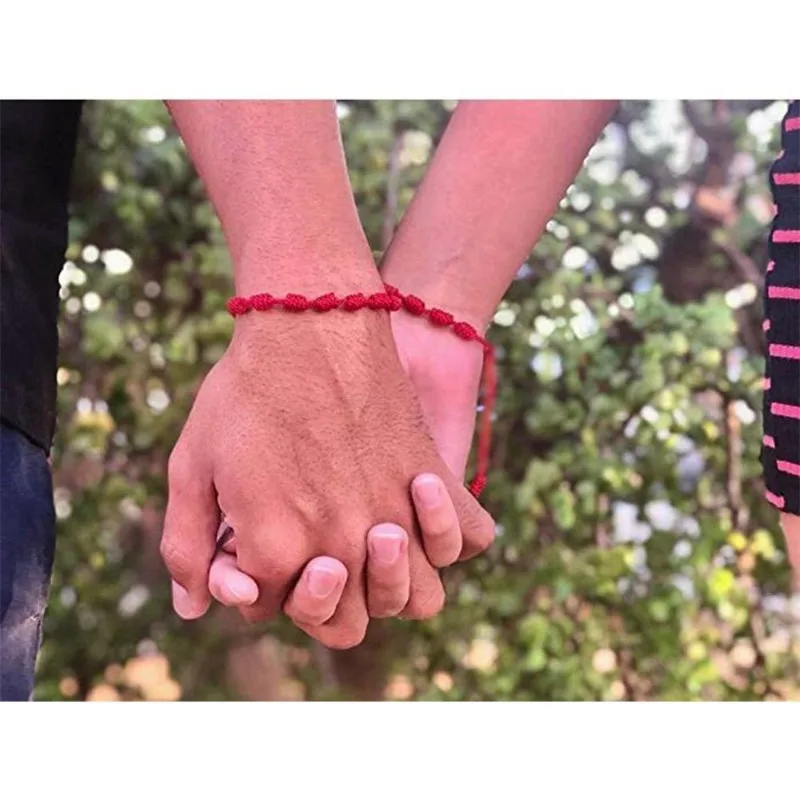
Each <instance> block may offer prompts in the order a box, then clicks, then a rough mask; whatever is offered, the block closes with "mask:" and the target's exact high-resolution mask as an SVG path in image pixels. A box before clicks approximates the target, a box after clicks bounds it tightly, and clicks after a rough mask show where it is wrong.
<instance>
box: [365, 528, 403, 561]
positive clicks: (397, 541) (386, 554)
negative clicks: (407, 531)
mask: <svg viewBox="0 0 800 800" xmlns="http://www.w3.org/2000/svg"><path fill="white" fill-rule="evenodd" d="M402 546H403V540H402V538H401V537H399V536H397V535H395V534H389V535H385V534H384V535H380V534H377V535H376V534H373V535H372V537H371V538H370V540H369V554H370V556H371V557H372V558H373V559H375V561H377V562H379V563H381V564H386V565H387V566H391V565H392V564H394V563H395V562H396V561H397V559H398V558H400V550H401V549H402Z"/></svg>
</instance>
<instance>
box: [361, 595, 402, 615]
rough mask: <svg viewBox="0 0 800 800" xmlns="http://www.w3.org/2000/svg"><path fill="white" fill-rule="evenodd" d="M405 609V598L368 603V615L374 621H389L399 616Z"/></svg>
mask: <svg viewBox="0 0 800 800" xmlns="http://www.w3.org/2000/svg"><path fill="white" fill-rule="evenodd" d="M405 607H406V598H399V599H398V598H391V599H389V600H384V599H382V600H379V601H376V602H374V603H370V607H369V615H370V616H371V617H373V618H375V619H389V618H390V617H397V616H400V614H401V612H402V611H403V609H404V608H405Z"/></svg>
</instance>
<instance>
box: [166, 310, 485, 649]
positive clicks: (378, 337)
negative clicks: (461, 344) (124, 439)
mask: <svg viewBox="0 0 800 800" xmlns="http://www.w3.org/2000/svg"><path fill="white" fill-rule="evenodd" d="M396 316H397V315H396ZM439 333H443V332H439ZM407 355H408V354H407ZM403 363H404V364H405V365H406V368H407V369H409V373H410V374H413V369H414V364H415V363H416V362H415V357H414V355H413V354H412V356H411V358H410V361H409V360H408V359H406V361H404V362H403ZM267 365H268V366H267ZM265 367H267V368H265ZM421 393H424V392H421ZM471 402H472V403H473V409H474V395H473V399H472V401H471ZM470 430H471V428H470ZM467 446H468V445H467ZM422 473H430V474H434V475H437V476H438V477H439V478H440V479H441V480H442V481H443V483H444V486H445V487H446V490H447V493H448V494H449V496H450V497H451V498H452V501H453V504H454V507H455V510H456V514H457V518H458V520H459V525H460V529H461V533H462V536H463V538H464V542H465V544H464V548H463V549H464V550H465V551H470V550H471V551H480V550H482V549H484V548H485V547H486V546H488V544H489V543H490V542H491V540H492V539H493V535H494V525H493V522H492V520H491V518H490V517H489V515H488V514H487V513H486V512H485V511H484V510H483V509H482V508H481V507H480V505H479V504H478V503H477V502H476V501H475V500H474V498H472V497H471V496H470V495H469V493H468V491H467V489H466V488H465V487H464V486H463V483H462V482H461V481H460V480H458V479H457V478H456V477H455V476H454V475H453V474H452V472H451V471H450V470H448V469H447V467H446V465H445V462H444V461H443V460H442V458H441V457H440V456H439V455H438V454H437V452H436V445H435V444H434V441H432V440H431V438H430V436H429V435H428V434H427V432H426V431H425V428H424V424H423V418H422V412H421V410H420V408H419V403H418V401H417V399H416V397H415V396H414V391H413V389H412V387H411V384H410V382H409V380H408V378H407V377H406V375H405V374H404V372H403V366H402V365H401V362H400V360H399V359H398V357H397V351H396V349H395V345H394V342H393V340H392V328H391V327H390V323H389V320H388V315H386V314H385V313H383V312H360V313H357V314H335V315H334V314H324V315H316V314H312V313H308V314H300V315H296V316H292V317H289V316H288V314H287V313H285V312H276V313H274V314H273V313H262V314H250V315H247V316H246V317H244V318H240V319H239V320H237V323H236V329H235V334H234V337H233V341H232V343H231V346H230V347H229V349H228V351H227V352H226V354H225V355H224V356H223V358H222V359H221V360H220V362H218V364H217V365H216V366H215V367H214V368H213V369H212V371H211V373H210V374H209V375H208V376H207V378H206V380H205V382H204V384H203V386H202V387H201V389H200V392H199V393H198V396H197V398H196V401H195V405H194V408H193V409H192V412H191V414H190V417H189V420H188V421H187V423H186V426H185V428H184V431H183V433H182V434H181V437H180V439H179V441H178V444H177V445H176V447H175V449H174V451H173V454H172V456H171V458H170V472H169V503H168V507H167V515H166V520H165V528H164V537H163V540H162V555H163V557H164V560H165V562H166V564H167V567H168V569H169V570H170V573H171V574H172V577H173V579H174V581H175V584H176V590H175V605H176V609H180V610H181V612H182V615H183V616H187V617H197V616H200V615H202V614H203V613H204V612H205V610H206V609H207V607H208V603H209V601H210V595H209V591H208V581H209V569H210V566H211V561H212V558H213V553H214V547H215V535H216V531H217V528H218V525H219V518H220V516H219V515H220V511H221V512H222V513H223V514H224V516H225V518H226V520H227V521H228V522H229V524H230V525H231V527H233V528H234V530H235V531H236V537H237V538H236V559H237V563H238V566H239V567H240V568H241V570H242V571H243V572H244V573H246V574H247V575H250V576H251V577H252V578H253V579H254V580H255V582H256V584H257V585H258V588H259V596H258V599H257V601H256V602H255V604H253V605H252V606H247V607H245V608H241V607H240V608H241V611H242V613H243V615H244V616H245V618H247V619H250V620H256V619H265V618H268V617H269V616H271V615H273V614H275V613H276V612H277V611H279V610H280V609H281V608H282V606H283V604H284V601H285V599H286V598H287V597H288V595H289V592H290V589H291V588H292V587H293V586H294V585H295V583H296V582H297V579H298V577H299V576H300V575H301V573H302V572H303V569H304V567H305V565H306V564H307V563H308V562H309V561H311V560H312V559H313V558H315V557H317V556H321V555H323V554H325V555H327V556H330V557H332V558H334V559H337V560H339V561H340V562H342V564H343V565H344V566H345V568H346V571H347V581H346V583H345V586H344V590H343V592H342V596H341V601H340V602H339V604H338V606H337V609H336V611H335V612H334V614H333V616H332V617H331V618H330V619H329V620H328V621H327V622H326V623H325V624H324V625H322V626H320V627H319V628H318V629H315V637H316V638H318V639H319V640H320V641H322V642H323V643H324V644H328V645H330V646H333V647H347V646H353V645H355V644H357V643H358V642H360V641H361V640H362V639H363V636H364V633H365V631H366V626H367V621H368V609H367V604H366V592H365V575H364V573H365V569H364V567H365V564H366V554H367V536H366V534H367V531H368V530H369V529H370V528H371V527H372V526H373V525H374V523H375V520H383V521H385V522H391V523H394V524H396V525H399V526H400V527H401V528H402V529H403V530H405V531H406V532H408V534H409V541H408V561H409V573H410V588H409V600H408V604H407V605H406V607H405V608H404V609H403V613H404V615H405V616H408V617H411V618H425V617H427V616H430V615H432V614H434V613H436V612H437V611H438V610H439V609H440V608H441V605H442V602H443V587H442V584H441V581H440V579H439V576H438V573H437V572H436V570H435V569H434V567H433V566H432V565H431V564H430V562H429V561H428V558H427V557H426V555H425V552H424V550H423V548H422V543H421V541H420V540H419V538H418V534H417V531H416V526H415V520H414V513H413V509H412V506H411V500H410V493H409V491H408V487H409V486H410V484H411V481H412V479H413V478H414V477H415V476H417V475H420V474H422Z"/></svg>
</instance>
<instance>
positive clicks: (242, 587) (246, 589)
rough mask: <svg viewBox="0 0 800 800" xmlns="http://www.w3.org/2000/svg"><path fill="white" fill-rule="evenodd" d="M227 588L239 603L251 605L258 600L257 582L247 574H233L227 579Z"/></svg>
mask: <svg viewBox="0 0 800 800" xmlns="http://www.w3.org/2000/svg"><path fill="white" fill-rule="evenodd" d="M225 588H226V589H227V591H228V594H230V596H231V598H232V599H233V600H235V601H236V604H237V605H244V606H251V605H253V603H255V601H256V600H258V590H257V589H256V587H255V584H254V583H253V581H252V580H251V579H250V578H248V577H246V576H245V575H239V574H234V575H231V576H230V577H228V579H227V580H226V581H225Z"/></svg>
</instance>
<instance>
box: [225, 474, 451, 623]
mask: <svg viewBox="0 0 800 800" xmlns="http://www.w3.org/2000/svg"><path fill="white" fill-rule="evenodd" d="M426 490H428V491H427V496H426ZM412 496H413V497H414V506H415V509H416V511H417V515H418V518H419V521H420V528H421V531H422V540H423V543H424V546H425V551H426V554H427V555H428V558H429V560H430V562H431V563H432V564H433V565H434V566H437V567H444V566H448V565H449V564H452V563H453V562H454V561H456V559H457V558H458V556H459V554H460V552H461V548H462V540H461V531H460V529H459V525H458V518H457V516H456V511H455V508H454V506H453V503H452V501H451V500H450V497H449V495H448V494H447V491H446V489H445V487H444V484H443V483H442V481H441V480H440V479H439V478H438V477H436V476H435V475H420V476H418V477H417V478H416V479H415V480H414V483H413V484H412ZM430 500H433V502H430ZM367 551H368V556H367V581H366V583H367V606H368V609H369V615H370V617H372V618H384V617H395V616H398V615H399V614H400V613H401V612H402V610H403V609H404V608H405V606H406V603H407V602H408V592H409V585H410V575H409V562H408V535H407V534H406V532H405V531H404V530H403V529H402V528H400V527H399V526H397V525H393V524H391V523H382V524H379V525H376V526H374V527H373V528H372V529H370V531H369V533H368V534H367ZM347 578H348V573H347V567H346V566H345V565H344V564H343V563H342V562H341V561H339V560H337V559H335V558H331V557H330V556H318V557H317V558H313V559H312V560H311V561H310V562H309V563H308V564H307V565H306V567H305V569H304V570H303V574H302V575H301V576H300V579H299V580H298V581H297V584H296V585H295V587H294V588H293V589H292V591H291V592H290V594H289V597H288V599H287V601H286V603H285V604H284V609H283V610H284V612H285V613H286V615H287V616H288V617H289V618H290V619H291V620H292V621H293V622H294V623H295V624H296V625H297V626H298V627H299V628H300V629H301V630H303V631H305V632H306V633H308V634H309V635H310V636H313V637H315V638H316V635H317V628H319V626H321V625H324V624H325V623H326V622H327V621H328V620H329V619H330V618H331V617H332V616H333V614H334V613H335V611H336V608H337V606H338V604H339V601H340V599H341V596H342V592H343V590H344V586H345V583H346V581H347ZM209 591H210V592H211V595H212V596H213V597H214V598H215V599H216V600H218V601H219V602H220V603H222V604H223V605H227V606H237V607H238V606H248V605H252V604H253V603H254V602H255V601H256V599H257V598H258V586H257V585H256V583H255V581H254V580H253V579H252V578H250V577H249V576H248V575H246V574H245V573H243V572H241V571H240V570H239V568H238V566H237V564H236V538H235V536H234V537H232V538H231V539H230V540H229V541H228V542H227V543H226V544H225V545H224V546H223V552H220V553H219V554H218V555H217V557H216V558H215V559H214V563H213V564H212V565H211V571H210V573H209Z"/></svg>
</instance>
